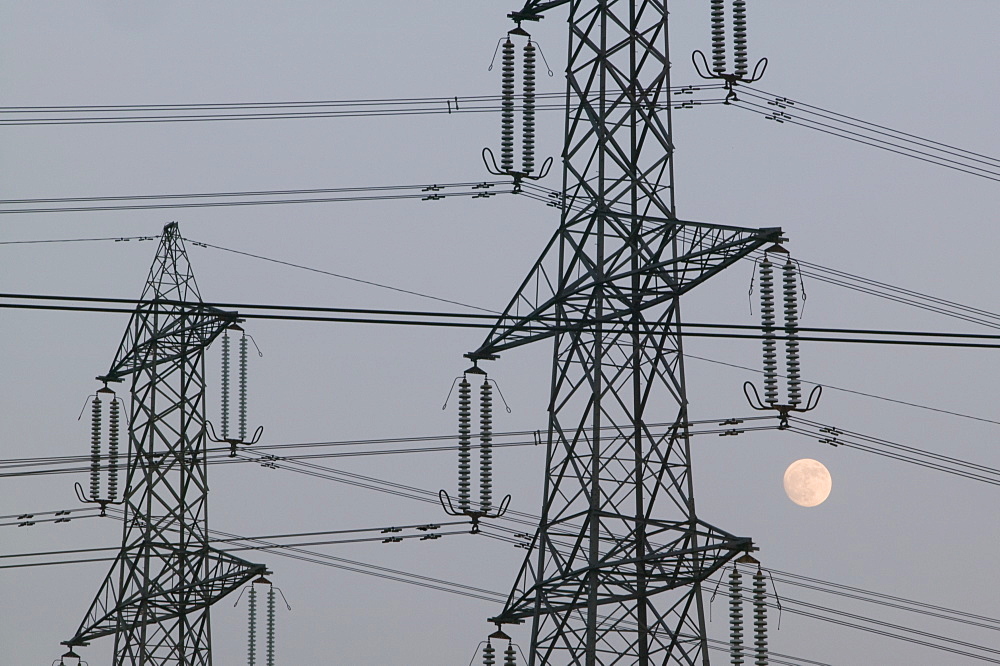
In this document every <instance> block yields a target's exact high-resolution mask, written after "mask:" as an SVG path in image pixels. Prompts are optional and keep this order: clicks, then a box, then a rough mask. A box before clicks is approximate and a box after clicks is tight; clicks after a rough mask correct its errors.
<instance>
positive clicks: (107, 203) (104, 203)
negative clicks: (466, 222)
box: [0, 181, 513, 215]
mask: <svg viewBox="0 0 1000 666" xmlns="http://www.w3.org/2000/svg"><path fill="white" fill-rule="evenodd" d="M498 185H509V184H508V183H505V182H503V181H479V182H468V183H427V184H418V185H387V186H374V187H339V188H311V189H301V190H261V191H245V192H194V193H187V194H137V195H121V196H92V197H49V198H37V199H5V200H0V214H6V215H15V214H24V213H86V212H93V211H102V212H108V211H122V210H159V209H173V208H213V207H226V206H267V205H283V204H305V203H331V202H348V201H389V200H403V199H419V200H423V201H439V200H441V199H445V198H448V197H466V198H473V199H485V198H489V197H492V196H495V195H497V194H511V193H513V190H506V189H504V190H495V189H493V188H494V187H496V186H498ZM319 195H325V196H319ZM255 197H256V198H255ZM113 202H120V203H113ZM50 204H59V205H50ZM69 204H78V205H69ZM11 206H16V207H13V208H12V207H11Z"/></svg>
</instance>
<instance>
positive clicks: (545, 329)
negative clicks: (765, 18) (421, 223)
mask: <svg viewBox="0 0 1000 666" xmlns="http://www.w3.org/2000/svg"><path fill="white" fill-rule="evenodd" d="M560 5H568V6H569V7H568V8H569V49H568V53H569V62H568V65H567V70H566V79H567V88H566V101H567V116H566V130H565V143H564V149H563V154H562V159H563V208H562V217H561V220H560V224H559V228H558V229H557V231H556V232H555V234H554V235H553V237H552V240H551V241H550V242H549V243H548V245H547V246H546V247H545V249H544V250H543V252H542V254H541V257H540V258H539V259H538V261H537V262H536V264H535V265H534V267H533V268H532V269H531V271H530V272H529V274H528V277H527V278H526V279H525V280H524V282H523V283H522V284H521V286H520V287H519V289H518V291H517V293H516V295H515V296H514V298H513V299H512V300H511V301H510V304H509V305H508V306H507V308H506V310H505V312H504V314H503V316H502V317H501V318H500V319H499V320H498V322H497V324H496V326H495V327H494V328H493V329H492V331H491V332H490V333H489V334H488V335H487V337H486V340H485V342H484V343H483V344H482V346H481V347H480V348H479V349H477V350H475V351H474V352H471V353H470V354H468V356H469V357H470V358H473V359H476V360H484V359H491V358H495V357H496V355H498V354H500V353H501V352H504V351H506V350H509V349H512V348H515V347H518V346H520V345H525V344H528V343H532V342H538V341H540V340H547V339H551V340H552V343H553V363H552V375H551V382H552V383H551V392H550V398H549V403H548V413H549V423H548V454H547V461H546V470H545V480H544V490H543V506H542V512H541V515H542V517H541V521H540V524H539V526H538V529H537V532H536V533H535V535H534V538H533V541H532V544H531V547H530V550H529V552H528V554H527V556H526V558H525V560H524V563H523V565H522V567H521V570H520V573H519V575H518V578H517V582H516V583H515V585H514V588H513V590H512V592H511V594H510V596H509V598H508V600H507V603H506V605H505V608H504V610H503V612H502V613H501V614H500V615H499V616H497V617H496V618H495V619H494V621H496V622H500V623H517V622H528V623H530V626H531V645H530V656H529V664H530V666H542V665H546V666H556V665H561V664H581V665H586V666H596V665H598V664H602V665H604V664H642V665H643V666H645V665H647V664H707V663H709V659H708V651H707V638H706V632H705V616H704V608H703V602H702V583H703V582H704V581H705V580H706V579H707V578H708V577H709V576H710V575H711V574H712V573H713V572H715V571H717V570H719V569H720V567H722V566H724V565H725V563H726V562H727V561H729V560H730V559H732V558H733V557H734V556H736V555H739V554H740V553H741V552H742V551H746V550H749V549H750V548H751V541H750V539H748V538H744V537H737V536H734V535H732V534H729V533H727V532H725V531H723V530H721V529H719V528H716V527H714V526H712V525H710V524H708V523H706V522H704V521H702V520H701V519H700V518H699V517H698V516H697V514H696V512H695V503H694V490H693V484H692V475H691V455H690V442H689V436H688V398H687V389H686V385H685V379H684V362H683V353H682V352H683V345H682V340H683V338H682V336H681V334H682V329H681V317H680V297H681V296H682V295H684V294H686V293H687V292H689V291H690V290H692V289H693V288H695V287H697V286H698V285H699V284H701V283H703V282H705V281H706V280H708V279H709V278H711V277H712V276H714V275H716V274H717V273H719V272H721V271H722V270H724V269H725V268H727V267H728V266H730V265H732V264H733V263H734V262H735V261H737V260H739V259H740V258H742V257H745V256H747V255H748V254H749V253H751V252H753V251H754V250H756V249H758V248H760V247H762V246H764V245H765V244H768V243H772V242H776V241H778V240H779V239H780V237H781V230H780V229H777V228H770V229H749V228H741V227H734V226H723V225H715V224H704V223H696V222H688V221H683V220H680V219H678V218H677V217H676V215H675V208H674V183H673V159H672V158H673V152H674V141H673V135H672V133H671V119H670V63H669V56H668V30H667V28H668V18H667V3H666V2H665V1H663V0H561V1H560V0H554V1H548V2H546V1H541V0H529V1H528V2H527V4H526V5H525V6H524V7H523V8H522V9H521V10H520V11H516V12H513V13H512V14H511V15H510V16H511V18H512V19H514V20H515V21H517V22H518V23H519V24H520V23H521V22H523V21H531V20H537V19H538V18H540V17H541V12H543V11H548V10H552V9H554V8H556V7H558V6H560ZM657 422H668V423H669V424H670V425H669V426H667V427H665V428H664V427H654V426H652V425H650V424H651V423H657Z"/></svg>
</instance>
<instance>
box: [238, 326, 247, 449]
mask: <svg viewBox="0 0 1000 666" xmlns="http://www.w3.org/2000/svg"><path fill="white" fill-rule="evenodd" d="M239 410H240V411H239V426H240V441H241V442H245V441H247V336H246V335H244V336H243V337H241V338H240V405H239Z"/></svg>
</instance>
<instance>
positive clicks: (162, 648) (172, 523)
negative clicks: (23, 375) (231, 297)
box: [66, 223, 265, 666]
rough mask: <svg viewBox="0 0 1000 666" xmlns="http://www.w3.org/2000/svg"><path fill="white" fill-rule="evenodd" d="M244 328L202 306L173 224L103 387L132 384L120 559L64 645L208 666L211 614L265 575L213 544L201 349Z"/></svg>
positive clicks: (118, 662) (117, 662)
mask: <svg viewBox="0 0 1000 666" xmlns="http://www.w3.org/2000/svg"><path fill="white" fill-rule="evenodd" d="M236 321H237V315H236V313H234V312H223V311H221V310H218V309H216V308H213V307H209V306H206V305H204V304H203V303H202V301H201V296H200V294H199V292H198V286H197V284H196V283H195V280H194V273H193V272H192V270H191V265H190V263H189V262H188V257H187V253H186V251H185V249H184V243H183V240H182V238H181V236H180V232H179V231H178V228H177V224H176V223H170V224H168V225H167V226H166V227H164V229H163V235H162V236H161V241H160V245H159V249H158V251H157V254H156V259H155V261H154V262H153V267H152V269H151V270H150V273H149V278H148V280H147V283H146V287H145V290H144V291H143V294H142V297H141V299H140V301H139V304H138V305H137V306H136V309H135V312H134V313H133V314H132V319H131V321H130V323H129V326H128V329H127V330H126V332H125V336H124V338H123V339H122V342H121V346H120V347H119V348H118V353H117V354H116V355H115V359H114V362H113V363H112V364H111V369H110V370H109V371H108V373H107V374H106V375H103V376H101V377H98V379H99V380H103V381H107V382H120V381H123V380H126V379H128V378H131V382H132V384H131V413H130V419H129V428H128V432H129V454H128V472H127V477H126V483H125V492H124V505H125V521H124V529H123V533H122V548H121V551H120V552H119V553H118V556H117V558H116V560H115V562H114V564H113V565H112V567H111V571H110V572H109V573H108V575H107V577H106V578H105V579H104V582H103V583H102V585H101V588H100V591H99V592H98V594H97V597H96V599H95V600H94V602H93V604H91V606H90V609H89V610H88V611H87V614H86V617H85V618H84V620H83V622H82V623H81V625H80V628H79V629H78V630H77V632H76V635H75V636H73V638H71V639H70V640H68V641H66V644H67V645H70V646H77V645H85V644H87V642H89V641H91V640H93V639H95V638H99V637H102V636H107V635H111V634H114V636H115V657H114V662H113V663H114V666H161V665H163V666H165V665H170V666H209V665H210V664H211V663H212V657H211V633H210V622H209V608H210V606H211V605H212V604H213V603H215V602H216V601H218V600H219V599H221V598H222V597H224V596H225V595H227V594H228V593H229V592H232V591H233V590H235V589H237V588H239V587H240V586H242V585H243V584H244V583H246V582H247V581H248V580H251V579H252V578H254V577H255V576H257V575H260V574H263V573H265V567H264V566H263V565H260V564H251V563H250V562H246V561H244V560H242V559H239V558H237V557H234V556H232V555H230V554H228V553H225V552H222V551H219V550H216V549H214V548H212V547H211V546H210V545H209V537H208V474H207V467H206V458H205V453H206V441H207V437H206V430H205V364H204V352H205V349H206V348H207V347H208V346H209V345H210V344H211V343H212V341H213V340H215V338H216V337H218V336H219V334H220V333H221V332H222V331H223V330H225V328H226V327H227V326H229V325H231V324H233V323H234V322H236Z"/></svg>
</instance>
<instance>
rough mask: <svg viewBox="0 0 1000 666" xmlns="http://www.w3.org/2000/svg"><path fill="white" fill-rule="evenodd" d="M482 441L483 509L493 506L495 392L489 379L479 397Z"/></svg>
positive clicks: (481, 483) (481, 484)
mask: <svg viewBox="0 0 1000 666" xmlns="http://www.w3.org/2000/svg"><path fill="white" fill-rule="evenodd" d="M479 416H480V435H479V438H480V442H481V446H480V448H479V462H480V467H479V472H480V479H479V493H480V504H482V510H483V511H489V510H490V508H491V507H492V506H493V394H492V386H491V385H490V381H489V379H486V378H484V379H483V385H482V387H481V388H480V397H479Z"/></svg>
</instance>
